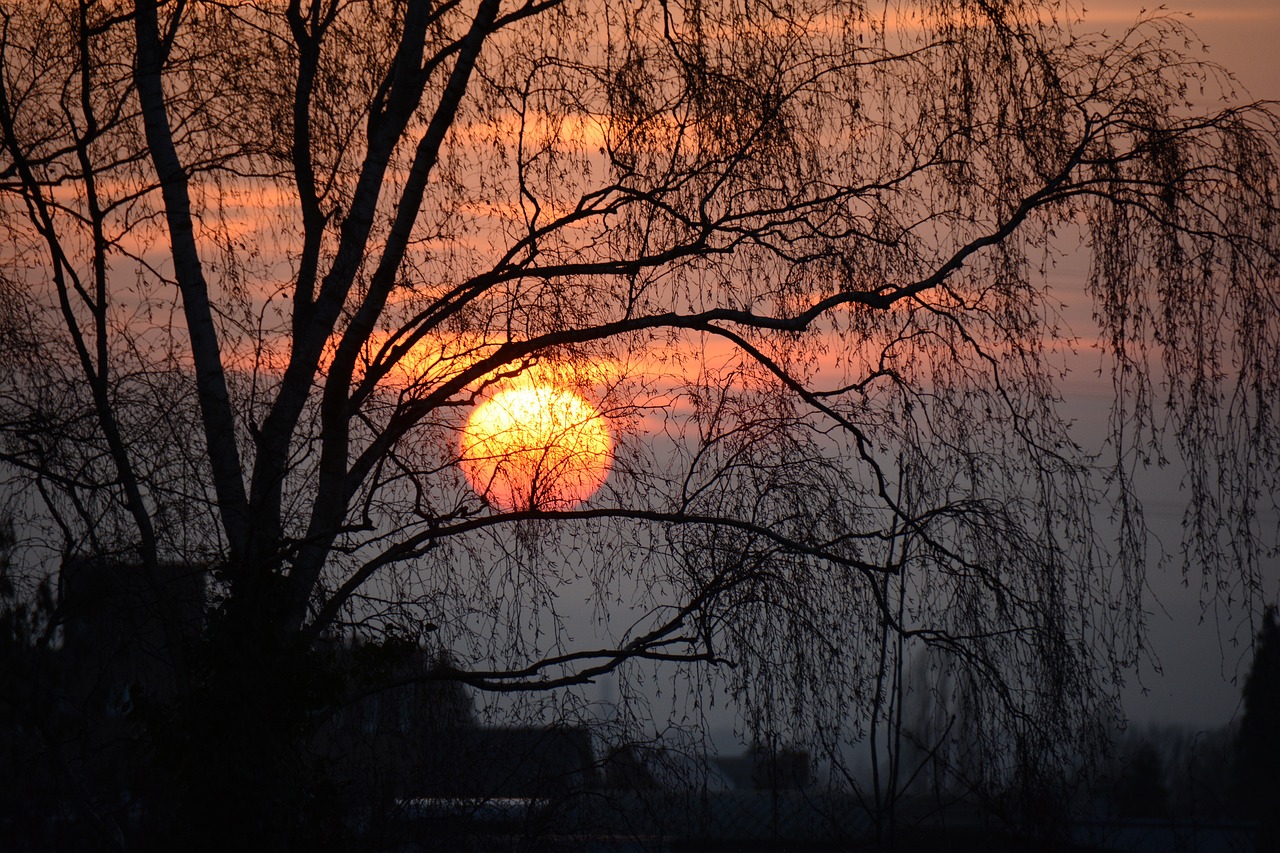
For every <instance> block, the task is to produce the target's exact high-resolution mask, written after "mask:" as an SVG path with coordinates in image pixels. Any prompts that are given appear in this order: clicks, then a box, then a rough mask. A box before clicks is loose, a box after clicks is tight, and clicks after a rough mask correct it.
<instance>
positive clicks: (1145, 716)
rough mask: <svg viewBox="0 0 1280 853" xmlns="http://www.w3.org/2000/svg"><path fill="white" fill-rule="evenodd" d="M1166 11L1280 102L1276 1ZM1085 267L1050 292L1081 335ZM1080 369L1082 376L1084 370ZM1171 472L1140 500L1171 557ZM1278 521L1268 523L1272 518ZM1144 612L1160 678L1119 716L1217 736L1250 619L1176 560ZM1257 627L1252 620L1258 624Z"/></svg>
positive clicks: (1091, 412)
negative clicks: (1182, 17)
mask: <svg viewBox="0 0 1280 853" xmlns="http://www.w3.org/2000/svg"><path fill="white" fill-rule="evenodd" d="M1151 7H1152V4H1147V5H1146V6H1144V5H1143V4H1140V3H1134V2H1129V0H1104V2H1095V3H1086V4H1085V22H1086V28H1087V29H1103V30H1105V31H1106V32H1108V33H1110V34H1112V35H1115V34H1117V33H1118V32H1120V31H1122V29H1123V28H1124V27H1125V26H1127V25H1128V24H1129V23H1130V22H1132V21H1133V19H1134V18H1135V17H1136V16H1137V15H1138V14H1139V12H1140V11H1141V10H1142V9H1144V8H1151ZM1169 9H1170V11H1186V12H1190V13H1191V15H1192V17H1191V18H1190V19H1189V24H1190V26H1191V27H1192V29H1193V30H1194V31H1195V32H1196V34H1197V35H1199V36H1200V38H1201V39H1202V40H1203V41H1204V42H1205V45H1206V47H1207V49H1208V52H1207V57H1208V59H1209V60H1211V61H1213V62H1217V63H1219V64H1221V65H1223V66H1225V67H1226V68H1228V69H1229V70H1230V71H1231V72H1232V73H1234V74H1235V75H1236V76H1237V78H1238V80H1239V82H1240V83H1241V84H1242V86H1243V87H1244V89H1245V90H1247V92H1248V95H1249V96H1251V97H1252V98H1253V99H1258V100H1265V99H1273V100H1278V101H1280V56H1278V50H1280V47H1278V46H1280V3H1277V2H1276V0H1225V2H1223V0H1219V2H1214V1H1213V0H1191V1H1190V2H1184V0H1175V2H1172V3H1170V4H1169ZM1085 264H1086V261H1085V259H1084V258H1083V257H1079V258H1069V259H1068V260H1067V262H1066V263H1064V264H1062V265H1060V267H1059V268H1058V269H1057V270H1056V271H1055V272H1054V273H1053V274H1052V278H1051V284H1052V285H1053V286H1054V288H1055V292H1056V293H1057V294H1059V295H1060V296H1061V297H1062V299H1063V300H1064V301H1065V302H1067V303H1068V308H1067V310H1066V312H1065V314H1066V316H1068V317H1069V318H1074V319H1071V322H1072V325H1073V327H1074V329H1075V331H1076V332H1077V333H1081V332H1083V331H1085V330H1086V329H1087V326H1085V325H1084V323H1086V322H1087V321H1088V317H1089V313H1088V312H1089V306H1088V303H1087V300H1085V299H1083V298H1082V297H1083V294H1082V293H1081V282H1082V281H1083V276H1084V271H1085ZM1098 366H1099V358H1098V355H1097V354H1096V353H1090V352H1082V353H1081V354H1080V356H1079V357H1078V358H1077V359H1075V360H1074V364H1073V367H1075V368H1076V369H1075V370H1074V372H1073V373H1072V375H1071V377H1070V379H1069V380H1068V381H1067V383H1066V385H1065V387H1064V392H1065V394H1066V398H1067V404H1068V406H1070V407H1071V409H1072V410H1073V411H1074V412H1075V413H1076V415H1077V418H1078V433H1079V435H1080V436H1081V437H1082V438H1084V440H1086V441H1091V442H1093V443H1095V444H1096V441H1097V439H1098V437H1099V436H1100V435H1101V433H1102V431H1103V429H1104V426H1103V425H1104V424H1105V418H1106V415H1107V401H1108V400H1109V398H1110V395H1111V388H1110V380H1109V378H1108V377H1107V376H1105V375H1099V374H1098V371H1097V368H1098ZM1082 368H1083V369H1082ZM1178 482H1179V476H1178V472H1177V470H1176V468H1172V469H1170V470H1165V471H1159V472H1152V473H1150V474H1149V475H1148V476H1147V477H1146V484H1145V489H1144V491H1145V494H1144V502H1145V504H1146V509H1147V518H1148V521H1149V523H1150V524H1151V526H1152V532H1153V533H1154V535H1155V537H1156V538H1157V539H1158V540H1159V541H1160V542H1161V543H1162V545H1163V546H1164V548H1165V549H1166V550H1173V551H1175V552H1176V548H1177V544H1178V541H1179V537H1180V514H1181V509H1182V496H1181V495H1180V494H1178ZM1273 522H1274V520H1273ZM1148 583H1149V586H1150V591H1151V593H1152V597H1151V608H1150V611H1149V614H1148V620H1149V621H1148V627H1149V630H1150V636H1149V639H1150V641H1151V648H1152V652H1153V654H1154V655H1155V658H1156V659H1157V660H1158V661H1159V666H1160V671H1158V672H1157V671H1154V670H1153V668H1152V667H1149V666H1148V667H1143V668H1142V669H1140V670H1139V672H1138V673H1136V674H1135V675H1134V677H1132V678H1131V679H1130V683H1129V684H1128V685H1127V686H1126V688H1125V690H1124V694H1123V696H1124V710H1125V713H1126V715H1127V716H1128V717H1129V718H1130V719H1131V720H1133V721H1134V722H1136V723H1139V724H1142V723H1159V724H1178V725H1187V726H1191V727H1193V728H1206V729H1208V728H1215V727H1218V726H1221V725H1224V724H1226V723H1228V722H1229V721H1231V720H1232V719H1234V718H1237V717H1238V716H1239V714H1240V713H1241V712H1242V710H1243V709H1242V708H1241V705H1240V690H1241V686H1242V685H1243V679H1244V677H1245V675H1246V674H1247V672H1248V665H1249V663H1250V661H1251V659H1252V658H1251V652H1250V649H1249V648H1248V645H1247V644H1248V642H1249V638H1250V637H1251V635H1252V633H1253V631H1252V628H1251V626H1250V624H1249V623H1248V622H1247V621H1244V617H1245V616H1246V615H1247V614H1244V613H1241V612H1239V611H1228V610H1226V609H1224V608H1220V607H1214V606H1212V605H1210V606H1203V605H1202V603H1201V595H1200V588H1199V578H1198V577H1195V576H1191V577H1189V578H1187V579H1186V584H1185V585H1184V579H1183V577H1182V574H1181V570H1180V568H1179V567H1178V566H1177V563H1176V561H1173V562H1172V564H1171V565H1168V566H1166V567H1165V568H1155V567H1153V570H1152V572H1151V575H1150V576H1149V578H1148ZM1263 594H1264V596H1265V598H1266V600H1269V601H1273V602H1274V601H1277V600H1280V565H1275V564H1272V565H1271V566H1269V567H1268V570H1267V586H1266V588H1265V589H1264V591H1263ZM1255 624H1256V622H1255Z"/></svg>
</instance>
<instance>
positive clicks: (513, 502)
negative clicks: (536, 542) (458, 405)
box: [462, 385, 613, 510]
mask: <svg viewBox="0 0 1280 853" xmlns="http://www.w3.org/2000/svg"><path fill="white" fill-rule="evenodd" d="M612 450H613V440H612V438H611V436H610V434H609V427H608V424H607V423H606V422H605V419H604V417H603V416H601V414H600V413H599V412H598V411H596V409H595V407H594V406H592V405H591V404H590V403H588V402H587V401H586V400H584V399H582V398H581V397H579V396H578V395H577V394H574V393H573V392H571V391H564V390H561V389H558V388H555V387H552V386H550V385H534V386H531V387H522V388H512V389H509V390H506V391H502V392H500V393H498V394H496V395H495V396H494V397H492V398H491V399H489V400H487V401H486V402H484V403H482V404H480V405H479V406H477V407H476V408H475V410H474V411H473V412H472V413H471V417H470V418H469V419H468V420H467V425H466V427H465V428H464V429H463V431H462V469H463V471H464V472H465V473H466V475H467V481H468V482H469V483H470V484H471V487H472V488H473V489H475V490H476V492H477V493H479V494H481V495H483V496H484V497H485V498H487V499H488V500H489V501H490V502H491V503H493V504H495V505H497V506H498V507H500V508H502V509H504V510H527V509H569V508H571V507H573V506H576V505H577V504H579V503H581V502H582V501H585V500H586V499H587V498H589V497H591V495H593V494H594V493H595V491H596V489H598V488H600V486H601V485H602V484H603V483H604V481H605V478H606V477H607V476H608V474H609V466H610V460H611V455H612Z"/></svg>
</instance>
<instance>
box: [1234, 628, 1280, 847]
mask: <svg viewBox="0 0 1280 853" xmlns="http://www.w3.org/2000/svg"><path fill="white" fill-rule="evenodd" d="M1236 766H1237V774H1238V782H1239V785H1240V793H1241V799H1242V801H1243V802H1244V803H1245V805H1246V808H1247V810H1248V811H1249V813H1250V814H1252V815H1253V816H1256V817H1259V818H1262V819H1263V820H1264V821H1266V822H1267V824H1268V825H1269V827H1270V830H1269V831H1270V833H1271V834H1270V835H1269V836H1268V837H1269V838H1272V839H1275V838H1280V833H1277V828H1278V827H1277V824H1276V821H1275V816H1274V811H1275V803H1276V802H1277V798H1280V773H1278V770H1277V768H1280V624H1277V622H1276V607H1275V605H1274V604H1269V605H1267V607H1266V610H1265V611H1264V612H1263V615H1262V627H1261V628H1259V629H1258V637H1257V640H1256V641H1255V645H1254V652H1253V666H1252V667H1251V668H1250V669H1249V676H1248V677H1247V678H1246V679H1245V682H1244V716H1243V717H1242V718H1241V720H1240V729H1239V731H1238V732H1237V733H1236Z"/></svg>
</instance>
